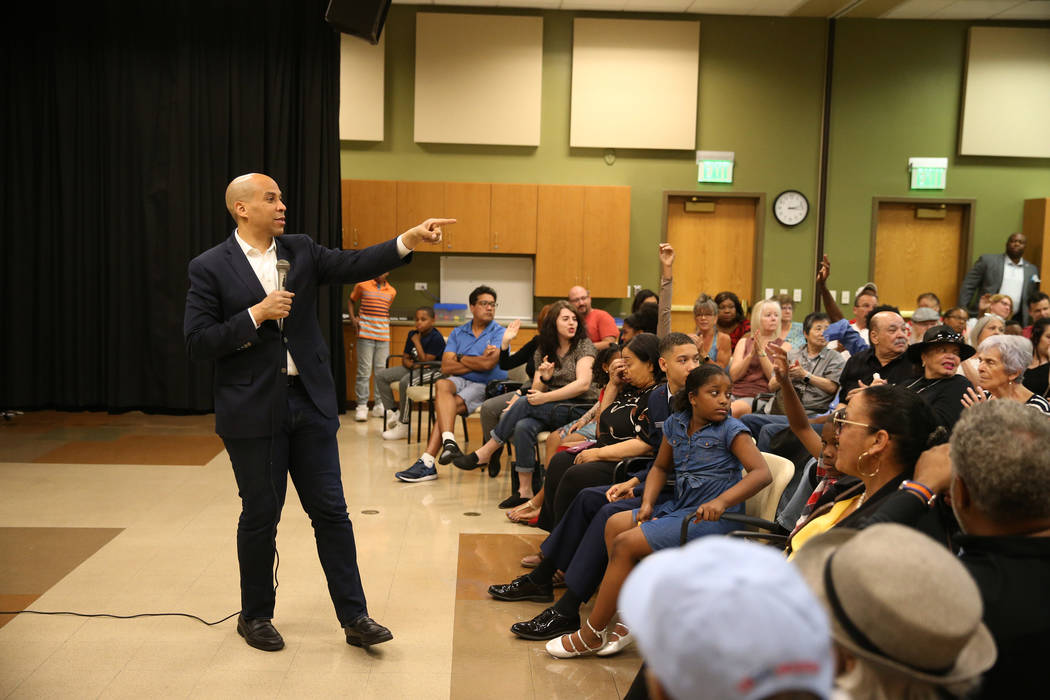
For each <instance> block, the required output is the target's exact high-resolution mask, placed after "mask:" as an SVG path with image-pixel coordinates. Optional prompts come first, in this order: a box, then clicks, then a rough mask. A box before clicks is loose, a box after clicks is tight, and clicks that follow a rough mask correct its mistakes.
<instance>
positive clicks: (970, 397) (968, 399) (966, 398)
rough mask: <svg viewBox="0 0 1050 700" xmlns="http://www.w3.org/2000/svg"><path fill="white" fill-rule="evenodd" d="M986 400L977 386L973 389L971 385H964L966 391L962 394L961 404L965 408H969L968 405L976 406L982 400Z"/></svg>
mask: <svg viewBox="0 0 1050 700" xmlns="http://www.w3.org/2000/svg"><path fill="white" fill-rule="evenodd" d="M987 400H988V397H987V396H985V395H984V391H982V390H981V388H980V387H977V390H976V391H975V390H974V388H973V387H972V386H968V387H966V393H965V394H963V397H962V399H961V401H962V405H963V406H965V407H966V408H969V407H970V406H976V405H977V404H979V403H981V402H982V401H987Z"/></svg>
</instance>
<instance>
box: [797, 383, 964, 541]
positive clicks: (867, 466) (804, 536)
mask: <svg viewBox="0 0 1050 700" xmlns="http://www.w3.org/2000/svg"><path fill="white" fill-rule="evenodd" d="M833 420H834V421H835V425H836V426H837V429H838V457H837V459H836V462H835V464H836V468H837V469H838V470H839V471H840V472H842V473H843V474H846V475H847V476H852V477H856V478H857V479H859V480H860V483H858V484H855V485H853V486H852V487H850V488H847V489H844V490H842V491H841V492H840V493H838V495H837V496H836V497H835V499H834V500H833V501H830V502H825V503H823V505H821V506H820V507H818V508H815V509H814V510H813V512H812V513H810V514H809V516H808V517H807V518H806V519H805V521H804V522H803V523H802V524H801V525H799V526H798V527H796V529H795V531H794V532H793V533H792V535H791V538H790V539H789V540H788V551H790V552H798V551H800V550H802V551H804V549H805V546H806V543H807V542H808V541H809V540H810V539H812V538H814V537H816V536H817V535H819V534H821V533H823V532H826V531H827V530H830V529H832V528H835V527H839V526H842V527H852V528H858V529H859V528H863V527H866V526H868V525H870V524H873V523H875V522H880V521H881V520H884V519H887V518H889V515H887V514H886V513H883V512H882V509H883V507H884V505H886V504H887V502H889V504H890V505H892V500H891V499H890V498H889V497H890V496H891V495H892V494H894V493H896V492H897V490H898V489H899V488H901V484H902V483H905V480H907V479H910V478H912V476H913V474H914V471H915V462H916V461H918V459H919V456H920V455H921V454H922V453H923V451H924V450H926V449H927V447H929V445H930V443H931V442H934V441H938V440H943V437H944V436H945V435H946V432H945V431H944V429H943V428H940V427H938V426H937V421H936V418H935V417H934V415H933V411H932V410H930V407H929V406H928V405H927V404H926V403H925V402H924V401H923V400H922V399H921V398H920V397H919V395H918V394H915V393H914V392H911V391H908V390H907V389H904V388H902V387H899V386H891V385H888V384H880V385H877V386H872V387H868V388H867V389H862V390H861V391H859V392H858V393H857V394H855V395H854V396H853V398H852V399H850V402H849V403H848V404H847V405H846V406H845V407H843V408H841V409H839V411H837V412H836V413H835V415H834V418H833ZM913 527H915V528H916V529H918V530H921V531H923V532H925V533H926V534H927V535H929V536H930V537H932V538H933V539H934V540H936V541H938V542H940V543H941V544H942V546H950V544H951V538H952V536H953V535H954V534H955V531H956V530H957V525H956V524H955V522H954V518H952V516H951V511H950V509H948V508H947V506H945V505H944V503H943V502H938V503H937V504H935V507H934V508H932V509H930V511H929V512H928V513H926V514H925V515H924V516H923V518H922V519H921V520H918V521H916V522H915V523H913Z"/></svg>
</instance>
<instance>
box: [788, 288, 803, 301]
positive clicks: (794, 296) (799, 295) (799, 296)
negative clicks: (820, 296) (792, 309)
mask: <svg viewBox="0 0 1050 700" xmlns="http://www.w3.org/2000/svg"><path fill="white" fill-rule="evenodd" d="M791 298H792V299H794V300H795V303H796V304H797V303H798V302H800V301H802V290H801V289H796V290H795V293H794V294H792V295H791Z"/></svg>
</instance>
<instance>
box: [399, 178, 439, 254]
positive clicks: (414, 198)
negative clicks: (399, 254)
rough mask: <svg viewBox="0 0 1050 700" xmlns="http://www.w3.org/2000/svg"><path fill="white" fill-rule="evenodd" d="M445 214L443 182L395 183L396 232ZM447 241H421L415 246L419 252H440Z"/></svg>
mask: <svg viewBox="0 0 1050 700" xmlns="http://www.w3.org/2000/svg"><path fill="white" fill-rule="evenodd" d="M444 216H445V183H443V182H401V181H399V182H398V183H397V233H402V232H404V231H407V230H408V229H410V228H412V227H413V226H415V225H416V224H421V223H423V221H424V220H425V219H429V218H434V217H444ZM445 245H447V241H444V240H443V241H442V242H441V243H423V244H422V245H420V246H419V248H417V250H419V252H421V253H440V252H441V251H442V250H444V249H445V248H444V247H445Z"/></svg>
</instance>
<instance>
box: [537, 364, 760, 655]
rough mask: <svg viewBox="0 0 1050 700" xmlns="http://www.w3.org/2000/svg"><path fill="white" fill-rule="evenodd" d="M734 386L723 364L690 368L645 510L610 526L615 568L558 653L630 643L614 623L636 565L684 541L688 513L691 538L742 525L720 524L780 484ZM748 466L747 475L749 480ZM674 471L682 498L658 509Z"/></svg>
mask: <svg viewBox="0 0 1050 700" xmlns="http://www.w3.org/2000/svg"><path fill="white" fill-rule="evenodd" d="M732 390H733V384H732V382H731V381H730V379H729V375H728V374H727V373H726V371H725V370H724V369H722V368H721V367H719V366H718V365H716V364H712V363H708V364H704V365H701V366H699V367H697V368H696V369H694V370H693V371H692V372H690V373H689V376H688V378H687V379H686V382H685V388H684V389H683V390H682V391H681V392H679V393H678V395H677V396H675V410H676V412H675V413H674V414H672V415H671V416H670V417H669V418H668V419H667V420H666V421H664V426H663V429H664V435H663V442H662V444H661V445H660V452H659V454H658V455H657V457H656V460H655V461H654V462H653V466H652V469H651V470H650V472H649V475H648V476H647V477H646V480H645V493H644V494H643V495H642V505H641V507H640V508H639V509H638V510H636V511H630V512H622V513H617V514H616V515H614V516H612V517H611V518H609V522H608V524H607V525H606V530H605V541H606V546H607V547H608V549H609V565H608V567H607V568H606V570H605V577H604V578H603V579H602V585H601V588H600V589H599V590H598V596H597V600H596V601H595V603H594V609H593V610H592V611H591V614H590V617H589V618H588V619H587V620H586V621H585V623H584V626H583V627H582V628H581V629H580V631H578V632H574V633H573V634H571V635H565V636H563V637H560V638H557V639H552V640H551V641H550V642H548V643H547V651H548V653H550V654H551V655H552V656H555V657H557V658H572V657H576V656H586V655H589V654H595V653H598V652H599V651H602V650H603V648H604V647H605V646H606V645H613V644H615V645H616V649H617V650H620V649H623V648H624V647H626V646H627V643H629V642H628V639H629V636H630V632H629V631H626V630H623V629H619V628H622V624H621V625H617V626H616V627H617V628H618V629H617V630H616V632H615V633H614V636H615V637H617V639H615V640H610V639H609V636H610V633H611V632H612V627H613V626H611V625H609V623H610V622H611V621H612V618H613V616H614V615H615V613H616V604H617V597H618V596H619V593H620V588H621V587H622V586H623V582H624V581H625V580H626V578H627V575H628V574H629V573H630V572H631V570H632V569H633V568H634V565H635V564H636V563H638V561H640V560H641V559H643V558H644V557H646V556H648V555H649V554H651V553H653V552H655V551H657V550H660V549H665V548H667V547H674V546H677V545H678V544H679V541H680V537H681V531H682V520H683V518H688V519H690V520H691V521H692V522H691V523H690V525H689V527H688V534H687V537H688V539H690V540H692V539H694V538H696V537H700V536H702V535H710V534H721V533H725V532H728V531H730V530H732V529H734V528H733V527H732V526H730V524H729V523H721V522H719V519H720V518H721V517H722V514H723V513H725V512H727V511H729V512H742V511H743V509H744V508H743V504H744V501H746V500H747V499H748V498H751V497H752V496H754V495H755V494H757V493H758V492H759V491H761V490H762V489H763V488H765V487H766V486H767V485H768V484H769V483H770V481H772V477H771V476H770V473H769V467H767V466H766V463H765V460H764V459H763V458H762V453H761V452H759V451H758V448H757V447H756V446H755V443H754V441H753V440H752V439H751V434H750V433H749V432H748V430H747V428H746V427H745V426H744V424H743V423H741V422H740V421H739V420H737V419H736V418H733V417H732V415H731V414H730V406H731V404H732ZM741 469H743V470H744V471H746V472H747V474H746V475H745V476H743V478H741ZM672 470H673V471H674V475H675V493H674V498H672V499H671V500H670V501H667V502H666V503H663V504H661V505H659V506H657V507H655V508H654V506H653V504H654V503H655V502H656V498H657V496H658V495H659V493H660V490H661V488H662V487H663V485H664V484H665V483H666V480H667V475H668V473H669V472H671V471H672ZM602 655H603V656H605V655H608V652H606V653H604V654H602Z"/></svg>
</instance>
